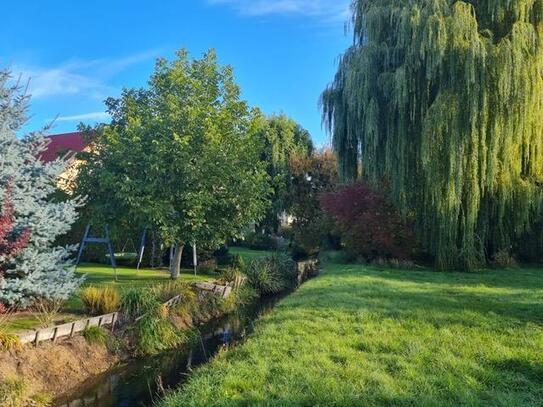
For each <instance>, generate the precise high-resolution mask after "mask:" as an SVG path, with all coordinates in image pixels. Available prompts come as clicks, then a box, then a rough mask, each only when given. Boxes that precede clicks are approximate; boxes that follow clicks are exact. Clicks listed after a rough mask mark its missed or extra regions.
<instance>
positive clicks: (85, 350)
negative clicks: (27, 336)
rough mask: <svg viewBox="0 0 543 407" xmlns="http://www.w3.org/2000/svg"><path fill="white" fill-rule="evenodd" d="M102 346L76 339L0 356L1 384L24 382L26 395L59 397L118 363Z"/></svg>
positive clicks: (27, 348) (117, 358)
mask: <svg viewBox="0 0 543 407" xmlns="http://www.w3.org/2000/svg"><path fill="white" fill-rule="evenodd" d="M119 360H120V359H119V356H118V355H115V354H114V353H112V352H110V351H109V350H108V349H107V347H106V346H105V345H100V344H89V343H88V342H87V341H86V340H85V338H83V337H81V336H79V337H74V338H71V339H67V340H65V341H59V342H57V343H55V344H53V343H46V342H43V343H41V344H40V345H39V347H37V348H36V347H32V346H25V347H23V348H22V349H20V350H16V351H10V352H2V353H0V381H2V380H5V379H13V378H18V379H23V380H24V382H25V387H26V388H27V391H28V393H29V394H36V393H46V394H50V395H60V394H64V393H67V392H69V391H70V390H73V389H74V388H76V387H77V386H79V385H80V384H81V383H82V382H84V381H85V380H87V379H88V378H89V377H92V376H93V375H98V374H100V373H103V372H105V371H107V370H108V369H110V368H111V367H113V366H114V365H115V364H117V363H118V362H119Z"/></svg>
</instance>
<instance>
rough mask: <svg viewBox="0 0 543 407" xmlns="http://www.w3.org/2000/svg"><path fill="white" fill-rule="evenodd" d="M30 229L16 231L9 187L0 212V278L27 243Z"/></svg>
mask: <svg viewBox="0 0 543 407" xmlns="http://www.w3.org/2000/svg"><path fill="white" fill-rule="evenodd" d="M29 240H30V230H28V229H24V230H21V231H18V232H17V231H15V209H14V208H13V202H12V200H11V188H9V187H8V188H7V190H6V192H5V195H4V203H3V205H2V211H1V213H0V279H1V278H2V276H3V273H4V271H5V268H6V267H7V266H8V265H9V263H10V262H11V261H12V260H13V258H15V257H16V256H17V255H18V254H19V253H20V252H21V251H22V250H23V249H24V248H25V247H26V246H27V245H28V242H29Z"/></svg>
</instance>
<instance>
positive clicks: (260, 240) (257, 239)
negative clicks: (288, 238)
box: [242, 232, 277, 250]
mask: <svg viewBox="0 0 543 407" xmlns="http://www.w3.org/2000/svg"><path fill="white" fill-rule="evenodd" d="M242 246H244V247H248V248H249V249H251V250H277V242H276V240H275V239H274V238H273V237H272V236H270V235H263V234H262V233H255V232H251V233H249V234H247V235H246V236H245V239H244V240H243V241H242Z"/></svg>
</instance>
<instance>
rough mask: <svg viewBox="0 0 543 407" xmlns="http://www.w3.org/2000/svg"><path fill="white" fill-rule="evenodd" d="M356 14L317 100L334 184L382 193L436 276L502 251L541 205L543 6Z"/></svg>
mask: <svg viewBox="0 0 543 407" xmlns="http://www.w3.org/2000/svg"><path fill="white" fill-rule="evenodd" d="M353 10H354V19H353V27H354V44H353V45H352V46H351V47H350V48H349V49H348V50H347V51H346V53H345V54H344V56H343V57H342V59H341V62H340V66H339V70H338V73H337V75H336V77H335V80H334V82H333V84H332V85H331V86H330V87H329V88H328V89H327V90H326V91H325V92H324V94H323V97H322V102H323V112H324V118H325V122H326V124H327V126H328V127H329V128H330V130H331V131H332V132H333V144H334V148H335V150H336V151H337V153H338V156H339V168H340V172H341V175H342V176H343V178H344V179H346V180H354V179H356V178H358V177H359V174H360V173H361V169H363V174H364V176H365V177H366V178H368V179H369V180H371V181H372V182H374V183H381V182H383V181H384V182H387V183H390V185H391V189H392V196H393V199H394V202H395V203H396V204H397V205H398V206H399V207H400V209H401V211H402V213H403V214H405V213H408V212H410V211H414V212H415V213H416V217H417V226H418V230H419V231H420V233H421V237H422V240H423V242H424V245H425V246H426V247H427V249H428V250H429V252H430V253H431V254H433V255H434V256H435V259H436V265H437V266H438V267H439V268H448V267H462V268H468V269H469V268H472V267H474V266H476V265H478V264H480V263H481V262H483V261H484V260H485V258H486V259H487V258H490V257H492V256H493V255H494V254H495V253H498V252H499V251H500V250H504V249H505V250H508V249H509V248H510V247H511V246H512V245H513V244H514V243H515V241H516V240H517V239H518V237H519V236H520V235H521V234H523V233H525V232H530V230H531V227H532V226H533V225H534V223H535V221H536V220H537V219H539V218H540V217H541V213H542V206H543V191H542V186H543V120H541V118H542V117H543V103H542V100H543V75H542V72H543V43H542V40H543V1H541V0H469V1H468V0H467V1H456V0H434V1H427V0H357V1H355V2H354V6H353ZM539 250H541V247H540V248H539Z"/></svg>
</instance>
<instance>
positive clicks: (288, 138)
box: [253, 111, 313, 232]
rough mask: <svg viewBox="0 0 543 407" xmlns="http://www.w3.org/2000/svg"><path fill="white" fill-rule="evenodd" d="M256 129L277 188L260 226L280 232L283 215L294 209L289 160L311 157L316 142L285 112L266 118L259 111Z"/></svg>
mask: <svg viewBox="0 0 543 407" xmlns="http://www.w3.org/2000/svg"><path fill="white" fill-rule="evenodd" d="M253 129H254V131H255V132H256V134H255V136H256V137H257V138H258V139H259V140H260V141H261V145H262V151H261V158H262V159H263V160H264V161H265V162H266V165H267V168H266V169H267V172H268V175H269V176H270V179H271V184H272V188H273V194H272V197H271V200H272V205H271V206H270V207H269V209H268V211H267V213H266V217H265V219H264V221H263V222H262V224H261V225H260V226H261V227H262V228H263V229H265V230H267V231H268V232H277V229H278V227H279V217H280V216H281V215H282V214H283V213H284V212H289V209H290V208H289V204H290V199H289V196H288V195H289V184H290V179H291V174H290V170H289V160H290V159H291V157H294V156H299V157H307V156H309V155H310V154H311V152H312V151H313V142H312V141H311V135H310V134H309V132H308V131H307V130H305V129H304V128H303V127H301V126H300V125H299V124H298V123H296V121H294V120H292V119H290V118H289V117H287V116H285V115H272V116H269V117H266V116H264V115H263V114H261V113H260V112H259V111H257V112H256V114H255V117H254V119H253Z"/></svg>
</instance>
